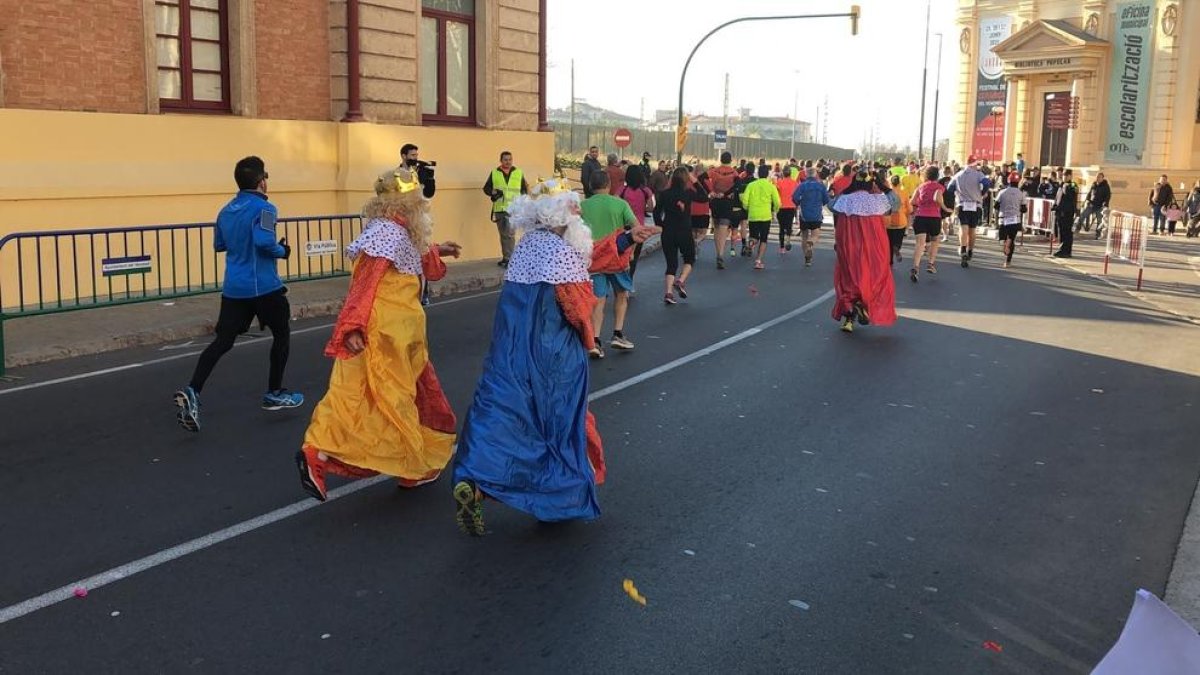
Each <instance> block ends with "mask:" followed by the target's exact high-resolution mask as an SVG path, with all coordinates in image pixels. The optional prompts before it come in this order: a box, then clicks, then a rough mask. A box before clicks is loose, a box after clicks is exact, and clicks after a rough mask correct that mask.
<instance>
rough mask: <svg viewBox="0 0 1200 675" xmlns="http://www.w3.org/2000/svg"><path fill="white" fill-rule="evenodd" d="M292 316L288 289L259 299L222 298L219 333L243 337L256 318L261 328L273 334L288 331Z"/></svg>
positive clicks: (218, 317)
mask: <svg viewBox="0 0 1200 675" xmlns="http://www.w3.org/2000/svg"><path fill="white" fill-rule="evenodd" d="M291 316H292V308H291V305H290V304H288V299H287V287H286V286H284V287H283V288H281V289H279V290H277V291H275V292H273V293H268V294H266V295H260V296H258V297H257V298H227V297H225V296H223V295H222V296H221V313H220V314H219V315H218V316H217V333H218V334H220V333H233V334H235V335H241V334H242V333H245V332H246V331H248V330H250V324H251V323H253V322H254V317H258V323H259V325H261V326H264V327H266V328H270V329H271V331H272V332H276V331H280V330H285V331H286V330H287V329H288V321H289V320H290V319H291Z"/></svg>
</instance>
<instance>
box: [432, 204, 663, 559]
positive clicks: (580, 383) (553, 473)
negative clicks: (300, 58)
mask: <svg viewBox="0 0 1200 675" xmlns="http://www.w3.org/2000/svg"><path fill="white" fill-rule="evenodd" d="M509 223H510V225H511V226H512V227H514V228H517V229H520V230H523V231H524V232H525V235H524V236H523V237H522V238H521V241H520V242H519V243H518V244H517V246H516V248H515V249H513V253H512V257H511V258H510V259H509V264H508V269H507V271H506V273H505V276H504V286H503V288H502V289H501V291H500V300H499V302H498V303H497V306H496V319H495V322H494V324H493V327H492V343H491V348H490V350H489V351H488V355H487V357H486V358H485V360H484V364H483V374H482V375H481V376H480V378H479V385H478V386H477V387H476V389H475V398H474V401H473V402H472V403H471V408H470V410H469V411H468V412H467V417H466V422H465V424H464V427H463V430H462V434H461V436H460V437H459V444H458V451H457V454H456V455H455V458H454V468H453V476H454V478H453V480H454V501H455V518H456V520H457V521H458V525H459V528H460V529H462V530H463V531H464V532H466V533H467V534H470V535H472V536H482V535H483V533H484V524H483V500H484V498H485V497H490V498H492V499H494V500H496V501H499V502H501V503H503V504H506V505H508V506H510V507H512V508H515V509H518V510H520V511H524V512H525V513H528V514H530V515H532V516H533V517H535V518H537V519H538V520H540V521H544V522H557V521H564V520H590V519H593V518H596V517H597V516H599V515H600V506H599V504H598V503H597V501H596V486H597V485H599V484H601V483H603V482H604V474H605V467H604V451H603V447H602V445H601V441H600V434H599V433H598V432H597V431H596V426H595V419H594V418H593V417H592V414H591V413H590V412H589V411H588V407H587V395H588V358H587V349H588V348H590V347H591V346H592V340H593V336H592V326H591V314H592V308H593V307H594V306H595V303H596V297H595V295H594V293H593V290H592V283H591V277H590V273H601V272H609V271H614V270H620V269H625V268H626V267H627V266H628V263H629V256H630V255H631V254H632V252H633V245H634V244H635V243H641V242H644V241H645V240H646V239H647V238H648V237H649V236H651V235H652V234H654V233H655V232H656V231H657V228H654V227H648V226H642V225H640V226H636V227H634V228H633V229H632V230H628V231H623V232H616V233H613V235H611V236H610V237H607V238H605V239H603V240H601V241H598V242H595V243H594V244H593V242H592V237H591V231H590V230H589V229H588V227H587V225H586V224H585V223H584V222H583V219H582V218H581V217H580V215H579V196H578V195H577V194H575V193H573V192H571V191H570V190H569V189H568V188H567V187H566V186H565V184H564V183H560V182H555V181H550V182H545V183H539V184H538V185H536V186H534V188H533V189H531V190H530V193H529V194H528V195H522V196H520V197H518V198H517V199H515V200H514V201H513V203H512V204H511V205H510V207H509Z"/></svg>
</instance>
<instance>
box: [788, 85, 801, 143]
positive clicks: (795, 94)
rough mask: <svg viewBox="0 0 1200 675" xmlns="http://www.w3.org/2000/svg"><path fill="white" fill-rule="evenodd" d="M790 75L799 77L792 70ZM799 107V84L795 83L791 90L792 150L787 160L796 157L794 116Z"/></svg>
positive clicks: (797, 112)
mask: <svg viewBox="0 0 1200 675" xmlns="http://www.w3.org/2000/svg"><path fill="white" fill-rule="evenodd" d="M792 74H794V75H799V74H800V71H798V70H793V71H792ZM799 105H800V84H799V83H798V82H797V83H795V88H794V89H793V90H792V149H791V151H790V152H789V154H788V158H789V159H791V158H795V157H796V115H798V114H799V108H798V107H797V106H799Z"/></svg>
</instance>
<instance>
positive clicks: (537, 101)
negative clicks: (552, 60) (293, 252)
mask: <svg viewBox="0 0 1200 675" xmlns="http://www.w3.org/2000/svg"><path fill="white" fill-rule="evenodd" d="M545 4H546V0H287V1H286V2H285V1H284V0H39V1H38V2H29V1H28V0H0V17H3V19H2V20H0V129H3V130H4V137H5V142H3V143H0V237H2V236H3V235H5V234H7V233H9V232H13V231H22V230H39V229H51V228H55V229H58V228H79V227H109V226H117V225H141V224H154V223H169V222H188V221H196V220H209V219H211V218H212V217H213V216H214V215H215V213H216V211H217V209H219V208H220V206H221V204H223V203H224V201H225V200H227V199H228V195H229V193H230V192H231V191H232V188H233V186H232V182H231V179H230V171H231V169H232V166H233V164H234V162H236V160H237V159H238V158H239V157H242V156H245V155H249V154H257V155H260V156H262V157H263V158H264V159H265V160H266V161H267V164H268V167H269V168H270V169H271V178H272V183H271V197H272V199H273V200H274V201H276V202H277V203H278V204H279V205H280V210H281V213H284V214H286V215H296V216H300V215H308V214H315V213H347V212H354V211H357V210H358V208H360V206H361V204H362V202H363V201H364V200H365V199H366V197H367V196H368V195H369V191H370V187H371V185H372V183H373V180H374V177H375V176H377V175H378V174H379V172H380V171H382V170H384V169H386V168H389V167H391V166H394V165H395V164H396V163H397V161H398V159H399V157H398V151H399V148H400V146H401V145H402V144H404V143H406V142H412V143H415V144H417V145H419V146H420V147H421V153H422V157H423V158H427V159H435V160H438V162H439V168H438V195H437V197H436V199H435V202H434V213H435V219H436V221H437V228H438V230H439V236H443V237H445V238H453V239H456V240H457V241H459V242H460V243H462V244H464V248H465V249H466V250H465V254H466V256H467V257H468V258H480V257H489V256H492V255H496V254H498V252H499V251H498V244H497V242H496V235H495V226H494V225H492V224H491V223H490V222H489V220H488V216H489V215H490V203H489V202H488V200H487V198H486V197H485V196H484V195H483V194H482V192H481V191H480V190H479V186H481V185H482V184H483V182H484V179H485V178H486V176H487V175H488V172H489V171H490V170H491V169H492V168H493V167H494V166H496V163H497V158H498V154H499V153H500V151H501V150H510V151H512V152H513V153H514V155H515V157H516V161H517V164H518V165H519V166H521V167H522V168H523V169H524V170H525V173H526V175H528V176H531V177H538V176H547V177H548V176H549V175H550V174H551V172H552V171H553V161H554V153H553V144H554V140H553V134H552V133H548V132H549V128H548V127H547V126H546V124H545V122H544V120H545V112H544V100H545V95H544V91H543V87H544V77H543V70H544V63H545V53H544V50H545V36H544V34H543V32H544V31H543V27H544V25H545V22H544V12H545ZM350 10H355V11H354V12H351V11H350ZM354 16H356V17H357V22H358V30H357V31H356V32H348V30H347V25H348V22H349V21H351V20H352V17H354ZM352 37H356V38H357V40H352V39H351V38H352ZM355 42H357V53H352V50H353V47H354V43H355ZM355 62H357V64H358V67H357V69H356V70H354V72H351V65H352V64H353V63H355ZM352 82H355V83H356V84H357V90H358V92H359V96H358V100H356V101H352V100H351V90H352V89H354V87H352V86H351V83H352ZM355 113H357V114H355ZM360 120H361V121H360ZM351 121H353V122H354V123H351ZM72 166H73V167H78V166H84V167H87V170H86V171H72V172H70V179H69V180H65V179H64V176H63V174H62V172H61V171H57V170H49V171H45V170H32V169H31V168H32V167H43V168H50V167H72Z"/></svg>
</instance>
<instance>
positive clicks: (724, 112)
mask: <svg viewBox="0 0 1200 675" xmlns="http://www.w3.org/2000/svg"><path fill="white" fill-rule="evenodd" d="M721 117H722V118H723V119H722V121H721V124H722V125H724V127H725V135H726V137H728V136H729V73H725V104H724V106H723V107H722V108H721Z"/></svg>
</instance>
